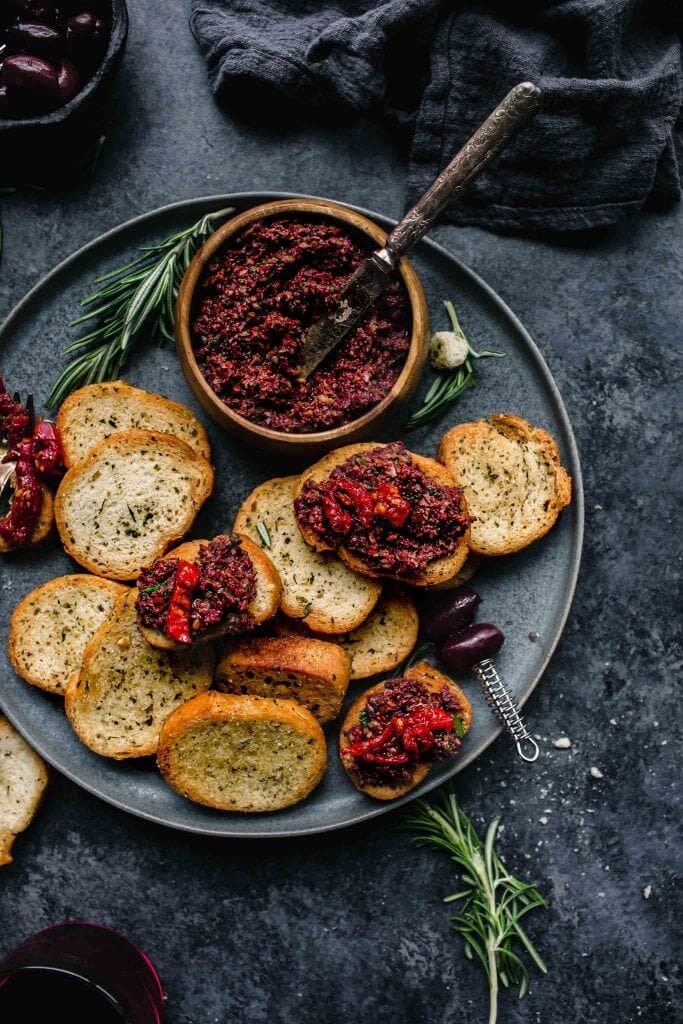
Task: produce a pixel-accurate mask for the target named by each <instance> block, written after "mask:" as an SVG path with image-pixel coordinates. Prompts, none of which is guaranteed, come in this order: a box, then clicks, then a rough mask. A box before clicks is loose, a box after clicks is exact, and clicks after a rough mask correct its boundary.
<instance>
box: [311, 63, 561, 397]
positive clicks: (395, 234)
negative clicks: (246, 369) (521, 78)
mask: <svg viewBox="0 0 683 1024" xmlns="http://www.w3.org/2000/svg"><path fill="white" fill-rule="evenodd" d="M540 107H541V90H540V89H539V88H538V86H536V85H534V84H533V83H532V82H521V83H520V84H519V85H516V86H515V87H514V89H511V90H510V92H509V93H508V94H507V96H506V97H505V99H504V100H503V101H502V102H501V103H499V104H498V106H497V107H496V109H495V110H494V111H493V112H492V113H491V114H489V116H488V117H487V118H486V120H485V121H484V123H483V124H482V125H481V126H480V127H479V128H477V130H476V132H475V133H474V135H473V136H472V138H471V139H470V140H469V141H468V142H466V143H465V145H464V146H463V147H462V149H461V150H460V151H459V152H458V153H456V155H455V156H454V157H453V159H452V160H451V162H450V163H449V164H448V166H447V167H446V168H445V169H444V170H443V171H442V172H441V174H439V176H438V177H437V178H436V179H435V181H434V182H433V183H432V184H431V185H430V187H429V188H428V189H427V191H426V192H425V194H424V195H423V196H422V197H421V198H420V199H418V201H417V203H416V204H415V206H413V207H412V209H411V210H409V211H408V213H407V214H406V215H405V217H404V218H403V220H401V221H400V222H399V223H398V224H397V225H396V227H395V228H394V229H393V231H392V232H391V233H390V234H389V235H388V237H387V240H386V242H385V243H384V246H383V247H382V248H381V249H377V250H376V251H375V252H373V253H371V255H370V256H368V258H367V259H366V260H364V261H363V263H361V265H360V266H359V267H358V269H357V270H356V271H354V273H353V274H352V275H351V277H350V278H349V279H348V281H347V282H346V283H345V284H344V286H343V287H342V289H341V292H340V293H339V295H338V297H337V298H336V300H335V305H334V307H333V308H332V310H331V311H330V312H329V313H328V314H327V315H326V316H324V317H323V318H322V319H321V320H318V321H317V323H315V324H313V326H312V327H311V328H310V329H309V331H308V333H307V335H306V338H305V341H304V349H303V357H302V366H301V377H302V379H304V380H305V379H306V378H307V377H308V376H309V375H310V374H311V373H312V372H313V370H315V368H316V366H318V365H319V364H320V363H321V362H322V361H323V359H325V357H326V356H328V355H329V354H330V352H332V350H333V349H334V348H336V346H337V345H338V344H339V342H340V341H341V340H342V339H343V338H344V337H345V335H346V334H348V332H349V331H350V330H351V329H352V328H353V327H355V325H356V324H357V323H358V321H359V320H360V319H361V318H362V316H363V314H364V313H365V311H366V310H367V308H368V307H369V306H371V305H372V303H373V302H374V301H375V299H376V298H377V297H378V295H380V294H381V293H382V292H383V291H384V289H385V288H386V287H387V285H388V284H389V282H390V281H391V279H392V276H393V274H394V271H395V270H396V267H397V265H398V262H399V260H400V258H401V257H402V256H405V254H406V253H407V252H408V251H409V250H410V249H411V248H412V247H413V246H414V245H415V243H416V242H418V241H419V240H420V239H421V238H422V237H423V236H424V235H425V234H426V233H427V231H428V230H429V228H430V227H431V226H432V224H433V223H434V221H435V220H436V218H437V217H438V216H439V214H440V213H441V212H442V210H443V209H444V207H445V206H446V205H447V204H448V203H449V202H450V201H451V200H452V199H454V198H455V197H456V196H459V195H461V194H462V193H463V192H464V191H465V189H466V188H467V187H468V186H469V185H471V183H472V182H473V181H474V179H475V178H476V177H478V175H479V174H480V173H481V172H482V171H483V170H484V168H485V167H486V165H487V164H488V163H489V162H490V161H491V160H492V159H493V158H494V157H495V156H497V155H498V153H500V152H501V150H502V149H503V148H504V147H505V146H507V144H508V143H509V142H510V141H511V140H512V139H513V138H514V137H515V136H516V135H517V133H518V132H519V131H520V130H521V129H522V128H523V127H524V125H525V124H526V123H527V121H529V120H530V119H531V118H532V117H533V116H534V115H535V114H536V113H537V112H538V111H539V110H540Z"/></svg>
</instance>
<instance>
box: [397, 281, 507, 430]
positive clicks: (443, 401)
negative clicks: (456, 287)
mask: <svg viewBox="0 0 683 1024" xmlns="http://www.w3.org/2000/svg"><path fill="white" fill-rule="evenodd" d="M444 306H445V307H446V312H447V313H448V317H449V319H450V321H451V330H452V331H453V333H454V334H457V335H458V337H460V338H462V340H463V341H464V342H465V344H466V345H467V349H468V355H467V358H466V359H465V362H464V363H463V364H462V365H461V366H458V367H456V368H455V369H454V370H446V371H441V372H439V373H438V374H437V377H436V379H435V380H434V381H433V382H432V386H431V387H430V389H429V391H428V392H427V394H426V395H425V397H424V400H423V402H422V405H421V406H420V408H419V409H418V410H417V412H414V413H413V415H412V416H411V417H410V419H409V420H408V422H407V423H406V430H414V429H415V427H421V426H423V425H424V424H425V423H431V421H432V420H434V419H436V417H437V416H440V415H441V413H443V412H444V411H445V410H446V409H448V408H450V406H451V405H453V403H454V402H455V400H456V399H457V398H459V397H460V395H461V394H462V393H463V391H467V389H468V388H473V387H474V386H475V384H476V380H475V372H474V364H475V361H476V360H477V359H490V358H494V359H502V358H503V357H504V355H505V353H504V352H490V351H488V350H487V349H485V350H484V351H483V352H476V351H475V350H474V349H473V348H472V346H471V345H470V343H469V341H468V340H467V338H466V337H465V334H464V332H463V329H462V327H461V326H460V321H459V320H458V316H457V313H456V312H455V307H454V305H453V303H452V302H449V301H445V302H444Z"/></svg>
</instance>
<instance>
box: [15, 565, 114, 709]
mask: <svg viewBox="0 0 683 1024" xmlns="http://www.w3.org/2000/svg"><path fill="white" fill-rule="evenodd" d="M125 593H126V587H124V586H123V585H122V584H121V583H112V582H111V580H101V579H99V578H98V577H97V576H85V575H79V574H75V575H73V576H59V577H58V578H57V579H56V580H50V582H49V583H43V585H42V586H41V587H36V589H35V590H32V591H31V593H30V594H27V595H26V597H25V598H24V599H23V601H20V602H19V604H18V605H17V607H16V608H15V609H14V611H13V612H12V618H11V620H10V630H9V637H8V640H7V647H8V652H9V657H10V661H11V662H12V665H13V666H14V670H15V672H17V674H18V675H20V676H21V677H22V679H25V680H26V682H27V683H31V684H32V685H33V686H39V687H40V689H41V690H47V691H48V693H60V694H63V693H64V691H65V690H66V684H67V681H68V679H69V677H70V676H71V675H72V673H73V672H76V671H77V669H79V668H80V667H81V660H82V658H83V651H84V650H85V647H86V644H88V642H89V641H90V640H91V639H92V638H93V636H94V635H95V633H96V632H97V630H98V629H99V628H100V626H101V625H102V624H103V623H104V622H105V621H106V620H107V619H108V618H109V616H110V615H111V613H112V611H113V608H114V604H115V603H116V600H117V598H119V597H121V595H122V594H125Z"/></svg>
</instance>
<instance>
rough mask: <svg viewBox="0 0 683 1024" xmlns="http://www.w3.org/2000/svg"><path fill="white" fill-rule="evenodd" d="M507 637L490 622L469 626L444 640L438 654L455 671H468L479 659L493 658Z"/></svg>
mask: <svg viewBox="0 0 683 1024" xmlns="http://www.w3.org/2000/svg"><path fill="white" fill-rule="evenodd" d="M504 640H505V637H504V636H503V634H502V633H501V631H500V630H499V629H498V628H497V627H496V626H493V625H491V623H490V622H481V623H479V624H478V625H476V626H468V627H467V628H466V629H461V630H460V632H459V633H456V634H455V635H454V636H451V637H449V638H448V639H447V640H444V641H443V643H442V644H441V646H440V647H439V649H438V651H437V654H438V656H439V659H440V661H442V662H443V663H444V665H448V667H449V668H452V669H453V670H454V671H455V672H467V671H468V669H471V668H472V666H473V665H476V663H477V662H478V661H482V660H483V659H484V658H492V657H493V655H494V654H495V653H496V652H497V651H499V650H500V649H501V647H502V646H503V641H504Z"/></svg>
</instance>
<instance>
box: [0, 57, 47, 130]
mask: <svg viewBox="0 0 683 1024" xmlns="http://www.w3.org/2000/svg"><path fill="white" fill-rule="evenodd" d="M0 84H2V85H4V86H6V87H7V95H8V97H9V100H10V103H11V104H12V109H13V110H16V112H17V115H18V116H20V117H21V116H24V117H26V116H29V115H31V114H46V113H48V112H49V111H51V110H55V109H56V108H57V107H58V106H59V102H60V101H59V83H58V80H57V72H56V70H55V68H54V67H53V66H52V64H48V62H47V61H46V60H43V59H42V58H41V57H31V56H29V55H28V54H17V55H16V56H15V55H13V56H11V57H5V59H4V61H3V62H2V68H0Z"/></svg>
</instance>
